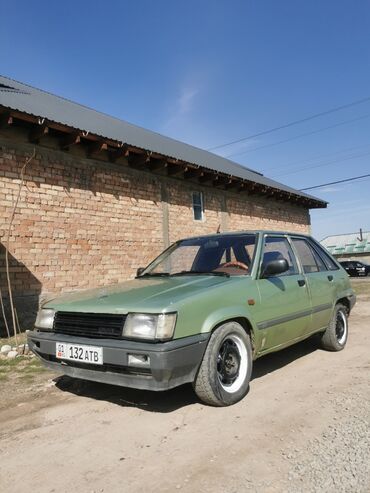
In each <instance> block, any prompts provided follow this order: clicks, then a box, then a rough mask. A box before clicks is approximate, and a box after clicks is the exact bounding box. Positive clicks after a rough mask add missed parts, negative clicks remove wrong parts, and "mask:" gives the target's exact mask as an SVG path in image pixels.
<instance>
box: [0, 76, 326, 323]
mask: <svg viewBox="0 0 370 493" xmlns="http://www.w3.org/2000/svg"><path fill="white" fill-rule="evenodd" d="M33 153H35V155H34V158H33V159H32V160H31V161H30V163H29V164H28V166H27V168H26V171H25V182H24V186H23V188H22V192H21V196H20V201H19V204H18V208H17V213H16V215H15V219H14V223H13V227H12V231H11V236H10V242H9V251H8V255H9V262H10V276H11V282H12V286H13V292H14V298H15V302H16V307H17V311H18V315H19V317H20V319H21V324H23V326H24V325H28V324H29V323H30V322H32V318H33V316H34V313H35V311H36V309H37V307H38V303H39V300H40V299H43V298H44V297H49V296H53V295H55V294H58V293H60V292H62V291H67V290H75V289H85V288H89V287H92V286H101V285H104V284H108V283H116V282H118V281H121V280H124V279H127V278H130V277H132V276H134V274H135V272H136V269H137V267H139V266H143V265H145V264H146V263H147V262H148V261H149V260H150V259H152V258H153V257H154V256H155V255H157V254H158V253H159V252H160V251H161V250H163V248H164V247H166V246H168V245H169V244H170V243H171V242H173V241H174V240H176V239H179V238H181V237H186V236H190V235H197V234H206V233H214V232H216V231H218V230H219V231H227V230H242V229H253V228H266V229H284V230H285V229H288V230H291V231H305V232H306V231H307V232H308V231H309V227H310V216H309V209H310V208H319V207H326V203H325V202H323V201H321V200H319V199H317V198H315V197H312V196H310V195H307V194H305V193H302V192H299V191H297V190H294V189H292V188H290V187H287V186H285V185H282V184H280V183H277V182H275V181H273V180H270V179H268V178H266V177H265V176H263V175H261V174H260V173H257V172H255V171H253V170H250V169H247V168H245V167H243V166H240V165H238V164H236V163H234V162H232V161H229V160H227V159H224V158H221V157H220V156H216V155H214V154H211V153H209V152H206V151H203V150H201V149H197V148H195V147H192V146H190V145H187V144H183V143H181V142H178V141H175V140H173V139H169V138H167V137H164V136H161V135H159V134H156V133H153V132H150V131H147V130H144V129H142V128H139V127H135V126H134V125H130V124H128V123H127V122H124V121H121V120H117V119H115V118H112V117H109V116H107V115H104V114H101V113H98V112H96V111H94V110H92V109H89V108H86V107H84V106H80V105H78V104H76V103H73V102H71V101H68V100H65V99H63V98H60V97H57V96H54V95H51V94H49V93H46V92H43V91H40V90H38V89H35V88H33V87H30V86H27V85H25V84H21V83H19V82H15V81H13V80H10V79H8V78H5V77H0V275H1V278H0V288H1V289H2V292H3V298H4V300H5V303H6V302H7V296H8V295H7V283H6V274H5V244H4V242H5V239H6V236H7V228H8V223H9V217H10V214H11V211H12V204H13V203H14V200H15V197H16V194H17V191H18V188H19V183H20V172H21V168H22V166H23V165H24V163H25V161H26V159H27V158H28V157H30V156H31V155H32V154H33ZM0 320H1V316H0ZM0 323H1V322H0Z"/></svg>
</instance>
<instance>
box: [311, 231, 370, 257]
mask: <svg viewBox="0 0 370 493" xmlns="http://www.w3.org/2000/svg"><path fill="white" fill-rule="evenodd" d="M359 235H360V233H349V234H343V235H335V236H327V237H326V238H324V239H323V240H321V241H320V243H321V244H322V245H323V246H324V247H325V248H326V249H327V250H328V251H329V252H330V253H331V254H332V255H345V254H351V253H352V254H354V255H355V254H356V253H370V231H367V232H363V233H362V241H361V240H360V238H359Z"/></svg>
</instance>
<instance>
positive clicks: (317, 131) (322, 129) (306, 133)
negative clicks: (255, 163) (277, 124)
mask: <svg viewBox="0 0 370 493" xmlns="http://www.w3.org/2000/svg"><path fill="white" fill-rule="evenodd" d="M366 118H370V115H363V116H359V117H358V118H352V119H351V120H344V121H342V122H339V123H335V124H334V125H329V126H327V127H321V128H318V129H317V130H312V131H311V132H305V133H303V134H299V135H295V136H294V137H290V138H289V139H284V140H279V141H277V142H271V143H270V144H265V145H263V146H258V147H252V149H246V150H245V151H242V152H236V153H232V154H228V155H227V156H225V157H226V158H229V157H233V156H242V155H243V154H247V153H248V152H253V151H258V150H260V149H266V148H267V147H273V146H276V145H280V144H285V143H286V142H291V141H292V140H296V139H300V138H302V137H307V136H308V135H314V134H318V133H320V132H323V131H324V130H330V129H332V128H336V127H340V126H341V125H347V124H348V123H353V122H357V121H359V120H365V119H366Z"/></svg>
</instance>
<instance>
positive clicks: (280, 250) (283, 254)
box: [261, 236, 298, 276]
mask: <svg viewBox="0 0 370 493" xmlns="http://www.w3.org/2000/svg"><path fill="white" fill-rule="evenodd" d="M280 259H285V260H286V261H287V262H288V265H289V270H287V271H286V272H284V273H283V274H279V275H280V276H289V275H292V274H297V273H298V268H297V262H296V260H295V257H294V253H293V251H292V249H291V246H290V244H289V242H288V240H287V239H286V238H284V237H281V236H266V238H265V244H264V250H263V258H262V270H261V272H262V271H263V270H264V267H265V265H266V264H267V263H268V262H270V261H272V260H280Z"/></svg>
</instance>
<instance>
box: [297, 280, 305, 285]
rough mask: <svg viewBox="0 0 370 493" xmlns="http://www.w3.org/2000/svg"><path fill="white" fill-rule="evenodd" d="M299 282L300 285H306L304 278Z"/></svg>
mask: <svg viewBox="0 0 370 493" xmlns="http://www.w3.org/2000/svg"><path fill="white" fill-rule="evenodd" d="M297 283H298V286H304V285H305V284H306V281H305V280H304V279H298V281H297Z"/></svg>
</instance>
